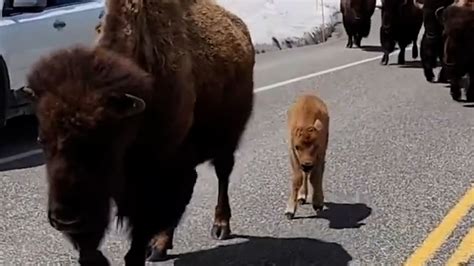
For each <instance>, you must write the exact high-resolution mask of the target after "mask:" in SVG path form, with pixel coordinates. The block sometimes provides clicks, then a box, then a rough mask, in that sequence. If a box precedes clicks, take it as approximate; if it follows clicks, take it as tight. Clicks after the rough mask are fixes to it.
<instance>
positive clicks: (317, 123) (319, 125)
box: [313, 119, 324, 131]
mask: <svg viewBox="0 0 474 266" xmlns="http://www.w3.org/2000/svg"><path fill="white" fill-rule="evenodd" d="M313 127H314V128H316V130H317V131H321V130H322V129H323V127H324V126H323V123H322V122H321V120H319V119H316V121H314V124H313Z"/></svg>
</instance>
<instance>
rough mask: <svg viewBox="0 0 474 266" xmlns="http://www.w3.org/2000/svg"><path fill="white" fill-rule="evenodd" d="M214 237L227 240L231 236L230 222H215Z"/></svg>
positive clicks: (213, 227)
mask: <svg viewBox="0 0 474 266" xmlns="http://www.w3.org/2000/svg"><path fill="white" fill-rule="evenodd" d="M211 236H212V238H214V239H216V240H225V239H228V238H229V236H230V226H229V225H228V224H223V225H221V224H214V225H213V226H212V230H211Z"/></svg>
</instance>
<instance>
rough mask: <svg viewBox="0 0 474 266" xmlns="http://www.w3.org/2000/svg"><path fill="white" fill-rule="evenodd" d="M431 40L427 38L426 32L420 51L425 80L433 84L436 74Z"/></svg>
mask: <svg viewBox="0 0 474 266" xmlns="http://www.w3.org/2000/svg"><path fill="white" fill-rule="evenodd" d="M431 46H432V45H431V43H430V40H429V39H428V38H427V37H426V32H425V33H424V34H423V37H421V49H420V57H421V65H422V66H423V74H424V75H425V79H426V81H428V82H433V80H434V73H433V65H435V64H433V60H432V57H433V55H432V49H433V48H432V47H431Z"/></svg>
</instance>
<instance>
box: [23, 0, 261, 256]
mask: <svg viewBox="0 0 474 266" xmlns="http://www.w3.org/2000/svg"><path fill="white" fill-rule="evenodd" d="M106 5H107V13H106V15H105V17H104V19H103V21H102V24H101V28H100V29H101V30H100V35H99V37H98V40H97V42H96V45H95V47H92V48H85V47H71V48H68V49H62V50H59V51H55V52H54V53H52V54H51V55H49V56H47V57H45V58H42V59H41V60H40V61H39V62H37V63H36V65H35V66H34V67H33V68H32V69H31V72H30V73H29V75H28V84H29V87H28V88H26V89H24V92H26V93H29V95H30V97H31V99H32V100H33V101H34V105H35V110H36V115H37V117H38V120H39V141H40V142H41V143H42V146H43V150H44V152H45V156H46V170H47V180H48V219H49V221H50V224H51V226H52V227H54V228H55V229H57V230H59V231H61V232H62V233H63V234H64V235H65V236H66V237H67V238H68V239H69V240H70V241H71V242H72V243H73V245H74V247H75V248H76V249H77V250H78V251H79V262H80V263H81V264H82V265H108V261H107V259H106V258H105V257H104V255H103V254H102V253H101V252H100V251H99V249H98V246H99V244H100V242H101V239H102V238H103V236H104V234H105V230H106V228H107V226H108V224H109V214H110V208H111V205H110V201H111V200H113V201H114V202H115V204H116V206H117V216H118V217H119V221H122V220H124V219H125V220H127V221H128V223H127V224H128V225H129V227H130V229H131V230H130V237H131V240H132V241H131V246H130V249H129V251H128V252H127V254H126V256H125V264H126V265H145V260H146V251H147V248H148V245H149V244H150V243H151V246H152V249H151V256H150V257H149V258H150V259H151V260H154V259H161V258H163V257H164V256H165V255H166V252H167V250H168V249H170V248H172V247H173V242H172V239H173V238H172V237H173V233H174V229H175V227H176V226H177V225H178V223H179V220H180V219H181V216H182V214H183V213H184V211H185V209H186V206H187V204H188V203H189V201H190V200H191V196H192V193H193V189H194V185H195V182H196V178H197V172H196V170H195V167H196V166H197V165H198V164H200V163H203V162H205V161H208V160H211V162H212V164H213V165H214V168H215V171H216V175H217V178H218V181H219V186H218V196H217V206H216V208H215V217H214V223H213V227H212V230H211V235H212V236H213V237H214V238H215V239H225V238H228V237H229V235H230V233H231V230H230V218H231V208H230V204H229V194H228V186H229V176H230V175H231V172H232V169H233V167H234V152H235V150H236V149H237V148H238V145H239V142H240V138H241V136H242V134H243V132H244V130H245V128H246V125H247V122H248V120H249V118H250V116H251V113H252V109H253V87H254V83H253V67H254V64H255V52H254V47H253V45H252V40H251V37H250V34H249V31H248V29H247V27H246V25H245V23H244V22H243V21H242V20H241V19H240V18H238V17H237V16H235V15H233V14H232V13H230V12H228V11H227V10H225V9H223V8H222V7H220V6H218V5H217V4H215V3H214V2H213V1H212V0H198V1H178V0H171V1H134V0H131V1H129V0H107V1H106ZM183 18H186V19H183ZM153 237H155V238H154V239H153V240H152V238H153Z"/></svg>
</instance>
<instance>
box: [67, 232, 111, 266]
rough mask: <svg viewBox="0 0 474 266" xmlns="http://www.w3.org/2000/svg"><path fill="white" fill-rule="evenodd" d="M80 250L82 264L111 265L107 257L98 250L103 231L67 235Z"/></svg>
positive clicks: (80, 262)
mask: <svg viewBox="0 0 474 266" xmlns="http://www.w3.org/2000/svg"><path fill="white" fill-rule="evenodd" d="M67 237H68V238H69V239H71V240H72V242H73V244H74V246H75V247H76V249H78V250H79V260H78V261H79V264H80V265H85V266H87V265H97V266H108V265H110V264H109V262H108V260H107V258H106V257H105V256H104V254H102V252H100V251H99V250H98V246H99V243H100V241H101V240H102V237H103V233H100V234H73V235H68V236H67Z"/></svg>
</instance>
